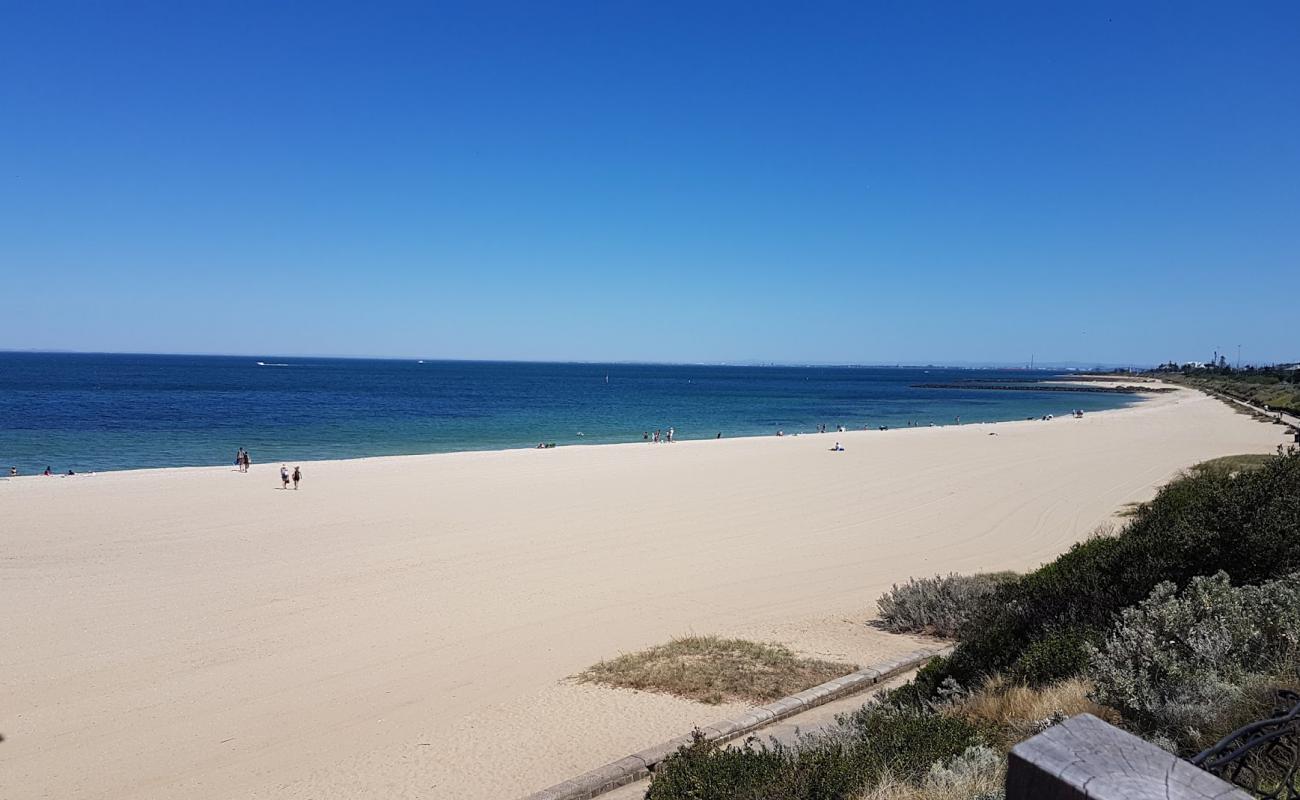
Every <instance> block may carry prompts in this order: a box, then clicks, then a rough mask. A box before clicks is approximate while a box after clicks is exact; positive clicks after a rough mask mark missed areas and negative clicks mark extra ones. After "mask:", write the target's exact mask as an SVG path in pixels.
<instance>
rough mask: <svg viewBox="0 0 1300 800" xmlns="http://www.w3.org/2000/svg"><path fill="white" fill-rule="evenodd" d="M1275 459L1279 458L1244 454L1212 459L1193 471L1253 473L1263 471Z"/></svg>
mask: <svg viewBox="0 0 1300 800" xmlns="http://www.w3.org/2000/svg"><path fill="white" fill-rule="evenodd" d="M1275 458H1277V456H1275V455H1271V454H1269V453H1242V454H1240V455H1235V456H1222V457H1220V458H1212V459H1210V460H1209V461H1202V462H1201V463H1199V464H1197V465H1196V466H1194V467H1192V471H1193V472H1197V473H1206V472H1227V473H1229V474H1236V473H1241V472H1253V471H1254V470H1257V469H1262V468H1263V467H1264V465H1266V464H1268V463H1269V462H1270V461H1272V460H1273V459H1275Z"/></svg>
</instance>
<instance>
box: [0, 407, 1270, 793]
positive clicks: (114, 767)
mask: <svg viewBox="0 0 1300 800" xmlns="http://www.w3.org/2000/svg"><path fill="white" fill-rule="evenodd" d="M1280 431H1281V429H1280V428H1276V427H1273V426H1268V425H1263V424H1260V423H1257V422H1254V421H1252V420H1251V419H1249V418H1248V417H1246V416H1242V415H1239V414H1234V413H1233V412H1232V411H1230V410H1229V409H1228V408H1226V407H1225V406H1224V405H1223V404H1221V403H1219V402H1217V401H1214V400H1210V399H1208V398H1205V397H1202V396H1200V395H1197V394H1192V393H1189V392H1183V391H1180V392H1177V393H1174V394H1171V395H1165V396H1161V397H1158V398H1155V399H1153V400H1150V401H1148V402H1146V403H1144V404H1142V405H1140V406H1138V407H1136V408H1133V409H1128V410H1123V411H1115V412H1104V413H1097V414H1091V415H1089V416H1087V417H1086V418H1084V419H1082V420H1074V419H1058V420H1053V421H1051V422H1017V423H1006V424H1001V425H997V426H990V425H970V426H962V427H959V428H934V429H929V428H927V429H910V430H908V429H904V430H895V431H888V432H883V433H882V432H855V433H847V434H825V435H821V436H799V437H785V438H783V439H776V438H769V439H737V440H723V441H720V442H719V441H702V442H679V443H677V444H673V445H658V446H655V445H642V444H635V445H619V446H603V447H572V448H559V449H556V450H549V451H510V452H489V453H463V454H452V455H436V456H415V457H405V458H383V459H365V460H357V461H340V462H320V463H311V464H304V465H303V471H304V473H305V481H304V484H303V489H302V490H301V491H298V492H293V491H287V492H286V491H280V490H279V489H278V488H276V487H277V485H278V480H277V479H276V473H277V472H278V469H279V465H278V464H264V465H256V466H254V468H253V470H252V473H251V474H247V475H242V474H238V473H236V472H234V471H233V470H230V469H227V468H203V469H180V470H150V471H137V472H123V473H108V474H101V475H94V476H78V477H75V478H66V479H65V478H20V479H18V480H13V481H8V482H3V483H0V519H2V520H3V522H0V526H3V533H2V534H0V545H2V548H0V600H2V601H3V603H4V608H5V609H6V612H5V615H4V618H3V621H2V622H0V642H3V646H2V647H0V674H3V676H4V679H3V681H0V733H3V734H4V736H5V738H6V741H5V742H3V743H0V794H2V795H3V796H4V797H6V798H37V797H40V798H45V797H48V798H174V797H187V798H234V797H257V798H271V797H275V798H317V799H318V800H319V799H320V798H332V797H425V798H429V797H457V798H489V797H502V796H510V795H512V794H518V793H522V792H524V791H527V790H530V789H535V788H539V787H541V786H544V785H546V784H549V783H552V782H554V781H557V780H561V779H563V778H565V777H568V775H569V774H571V773H574V772H578V771H581V770H584V769H587V768H590V767H593V766H596V765H598V764H599V763H602V762H603V761H606V760H608V759H610V758H614V757H618V756H621V755H623V754H624V753H626V752H629V751H631V750H635V749H637V748H639V747H642V746H645V745H648V744H652V743H654V742H655V741H657V740H659V739H662V738H665V737H666V736H670V735H676V734H677V733H680V732H681V731H682V730H683V729H684V728H689V726H690V724H692V723H693V722H698V723H701V724H704V723H707V722H709V721H712V720H714V719H716V718H719V717H722V716H726V715H727V714H728V713H729V712H730V711H731V710H732V709H730V708H728V707H721V708H716V707H715V708H709V707H703V706H699V705H697V704H692V703H686V702H682V701H677V700H673V699H669V698H663V697H656V696H650V695H644V694H634V693H631V692H613V691H609V690H603V689H597V688H594V687H588V686H575V685H571V684H567V683H564V682H562V679H563V678H564V677H565V676H566V675H571V674H573V673H575V672H577V671H578V670H580V669H581V668H583V667H585V666H586V665H588V664H589V663H591V662H593V661H596V660H598V659H600V658H601V657H606V656H611V655H614V654H617V653H618V652H620V651H624V650H630V649H634V648H638V647H641V646H645V645H648V644H652V643H656V642H659V641H662V640H664V639H666V638H668V637H670V636H673V635H676V634H681V633H684V632H688V631H695V632H701V633H703V632H718V633H726V634H733V633H734V634H743V635H748V636H751V637H755V638H772V639H776V640H780V641H784V642H787V643H789V644H792V645H794V646H795V647H797V648H800V649H802V650H804V651H807V652H817V653H820V654H823V655H832V656H835V657H840V658H847V659H848V660H852V661H859V662H865V661H869V660H871V659H872V658H873V657H878V656H882V655H885V654H887V653H889V652H892V651H898V650H906V649H912V647H914V644H913V643H912V642H909V641H898V640H895V639H893V638H891V637H887V636H885V635H884V634H881V633H878V632H876V631H874V630H872V629H870V628H867V627H865V626H863V625H861V621H862V620H863V619H864V618H865V617H866V616H868V615H869V614H870V613H871V611H872V610H873V608H874V599H875V597H876V596H877V595H878V594H879V593H880V591H881V590H882V589H885V588H887V587H888V586H889V585H890V584H891V583H893V582H895V581H898V580H901V579H904V578H906V577H907V576H908V575H911V574H922V573H935V572H946V571H949V570H959V571H973V570H985V569H1005V568H1012V569H1016V568H1026V567H1032V566H1034V565H1037V564H1038V563H1040V562H1042V561H1043V560H1045V559H1048V558H1051V557H1052V556H1054V555H1056V554H1057V553H1059V552H1061V551H1062V550H1064V549H1066V548H1067V547H1069V545H1070V544H1071V543H1073V542H1075V541H1077V540H1079V539H1080V538H1082V537H1084V536H1086V535H1087V534H1088V532H1089V531H1090V530H1092V529H1093V528H1094V527H1095V526H1096V525H1098V524H1099V523H1101V522H1103V521H1105V520H1107V519H1108V518H1109V517H1110V515H1111V514H1112V513H1113V512H1114V511H1115V510H1116V509H1118V508H1119V507H1120V506H1121V505H1122V504H1124V503H1126V502H1129V501H1134V500H1142V499H1145V498H1147V497H1149V496H1150V495H1151V494H1152V493H1153V492H1154V489H1155V487H1157V486H1158V485H1159V484H1161V483H1163V482H1164V481H1166V480H1167V479H1169V478H1170V477H1171V476H1173V475H1174V474H1175V473H1176V472H1177V471H1178V470H1180V469H1182V468H1184V467H1186V466H1188V465H1190V464H1192V463H1195V462H1197V461H1200V460H1202V459H1205V458H1210V457H1213V456H1218V455H1225V454H1230V453H1238V452H1248V451H1256V452H1266V451H1272V449H1273V448H1274V447H1275V446H1276V444H1277V443H1278V442H1280V441H1281V433H1280ZM990 433H996V434H997V435H989V434H990ZM837 440H838V441H841V442H843V444H844V445H845V447H846V448H847V451H846V452H843V453H831V452H828V448H829V447H830V445H831V444H832V443H833V442H834V441H837ZM253 455H254V457H256V456H257V454H256V453H254V454H253ZM290 466H292V465H290Z"/></svg>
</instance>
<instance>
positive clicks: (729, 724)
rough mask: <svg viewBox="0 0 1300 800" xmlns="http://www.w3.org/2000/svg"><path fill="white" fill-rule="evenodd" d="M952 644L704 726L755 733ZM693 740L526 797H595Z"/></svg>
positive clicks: (711, 733)
mask: <svg viewBox="0 0 1300 800" xmlns="http://www.w3.org/2000/svg"><path fill="white" fill-rule="evenodd" d="M951 652H952V648H951V647H944V648H940V649H938V650H916V651H913V652H911V653H908V654H906V655H903V656H899V657H898V658H895V659H891V660H889V661H882V662H880V663H878V664H873V665H872V666H870V667H866V668H864V669H860V670H858V671H857V672H853V673H850V674H848V675H845V676H844V677H842V678H836V679H835V680H831V681H827V682H826V683H823V684H821V685H820V686H814V687H813V688H811V689H805V690H804V691H802V692H799V693H798V694H792V695H790V696H789V697H783V698H781V699H780V700H777V701H776V702H775V703H768V704H767V705H765V706H759V707H758V708H753V709H750V710H749V711H746V712H745V713H744V714H741V715H740V716H737V717H732V718H730V719H725V720H723V721H721V722H715V723H714V724H712V725H708V726H706V727H703V728H701V729H700V731H701V732H702V733H703V734H704V738H705V739H706V740H708V741H710V742H718V743H722V742H727V741H730V740H732V739H737V738H739V737H741V736H744V735H745V734H747V733H751V732H753V731H755V730H758V729H759V728H762V727H764V726H766V725H768V724H770V723H772V722H776V721H777V720H782V719H785V718H786V717H792V716H794V715H795V714H798V713H800V712H803V711H807V710H808V709H810V708H816V707H817V706H820V705H823V704H825V703H829V702H830V701H832V700H838V699H840V698H841V697H848V696H849V695H851V694H857V693H858V692H861V691H864V690H866V689H869V688H871V687H872V686H875V685H876V684H878V683H880V682H881V681H885V680H888V679H890V678H892V677H894V676H895V675H898V674H899V673H902V672H907V671H908V670H912V669H916V668H917V667H920V666H921V665H922V664H924V663H925V662H927V661H929V660H930V659H932V658H935V657H936V656H942V655H948V654H949V653H951ZM690 743H691V735H690V734H687V735H685V736H678V737H677V738H676V739H669V740H668V741H666V742H662V743H661V744H657V745H655V746H653V747H647V748H646V749H645V750H641V751H639V752H636V753H633V754H632V755H630V756H624V757H623V758H620V759H619V760H618V761H613V762H610V763H609V764H606V765H605V766H603V767H597V768H596V769H593V770H591V771H590V772H584V773H583V774H581V775H579V776H577V777H576V778H570V779H569V780H567V781H564V782H563V783H557V784H556V785H554V786H552V787H550V788H548V789H543V790H542V791H540V792H535V793H533V794H530V795H528V796H526V797H524V798H522V800H590V798H593V797H596V796H597V795H601V794H604V793H605V792H609V791H613V790H614V789H617V788H618V787H620V786H623V785H625V784H629V783H632V782H633V781H639V780H641V779H642V778H645V777H647V776H648V775H649V774H650V772H651V770H653V769H654V768H655V765H656V764H658V763H659V762H660V761H663V760H664V759H665V758H667V757H668V756H670V755H672V754H673V753H675V752H677V749H678V748H679V747H681V746H682V745H687V744H690Z"/></svg>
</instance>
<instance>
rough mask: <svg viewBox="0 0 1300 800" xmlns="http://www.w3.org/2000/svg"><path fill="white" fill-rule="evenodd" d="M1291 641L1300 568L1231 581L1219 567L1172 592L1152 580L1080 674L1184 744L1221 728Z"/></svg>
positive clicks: (1290, 648) (1299, 645)
mask: <svg viewBox="0 0 1300 800" xmlns="http://www.w3.org/2000/svg"><path fill="white" fill-rule="evenodd" d="M1298 650H1300V574H1295V575H1291V576H1288V577H1286V578H1283V579H1280V580H1277V581H1271V582H1268V583H1263V584H1260V585H1259V586H1239V587H1234V586H1232V584H1231V582H1230V581H1229V579H1228V575H1227V573H1224V572H1219V573H1218V574H1216V575H1213V576H1210V577H1199V578H1193V579H1192V580H1191V582H1190V583H1189V584H1188V586H1187V588H1186V589H1184V590H1183V591H1182V592H1179V591H1178V590H1177V587H1175V586H1174V584H1172V583H1169V582H1165V583H1161V584H1159V585H1157V586H1156V588H1155V590H1154V591H1153V592H1152V593H1151V596H1150V597H1148V598H1147V599H1146V600H1144V601H1142V602H1141V603H1140V604H1138V605H1137V606H1136V607H1133V608H1128V609H1125V610H1124V611H1123V612H1121V614H1120V619H1119V621H1118V622H1117V623H1116V624H1115V626H1114V627H1113V628H1112V629H1111V631H1110V633H1109V634H1108V635H1107V636H1106V639H1105V642H1104V643H1103V644H1102V646H1101V647H1100V648H1091V652H1090V669H1089V673H1090V677H1091V678H1092V680H1093V682H1094V683H1095V684H1096V687H1097V690H1096V699H1097V700H1098V701H1099V702H1101V703H1104V704H1106V705H1110V706H1113V707H1115V708H1117V709H1119V711H1120V712H1121V713H1122V714H1123V715H1124V717H1125V718H1126V719H1128V720H1130V721H1131V722H1134V723H1136V724H1137V725H1138V726H1139V727H1141V728H1143V729H1145V730H1147V731H1149V732H1150V733H1152V734H1164V735H1165V736H1168V737H1169V738H1171V739H1172V740H1174V741H1175V742H1177V743H1178V744H1179V745H1180V746H1183V747H1187V746H1193V745H1195V744H1199V743H1203V734H1204V733H1205V732H1216V733H1217V732H1221V731H1220V730H1219V729H1220V728H1221V727H1222V726H1223V724H1224V720H1225V717H1226V716H1228V715H1230V713H1231V712H1232V709H1233V708H1234V707H1235V706H1239V705H1240V703H1241V700H1242V698H1243V695H1244V693H1246V692H1248V691H1252V690H1253V689H1254V688H1255V687H1257V686H1258V684H1259V683H1260V682H1261V680H1263V679H1265V678H1266V677H1267V676H1271V675H1274V674H1277V673H1279V672H1281V671H1284V670H1286V669H1288V668H1291V669H1294V666H1295V665H1296V664H1297V652H1298Z"/></svg>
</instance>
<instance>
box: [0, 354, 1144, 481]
mask: <svg viewBox="0 0 1300 800" xmlns="http://www.w3.org/2000/svg"><path fill="white" fill-rule="evenodd" d="M258 360H259V359H257V358H253V357H242V356H239V357H227V356H220V357H218V356H157V355H101V354H43V353H0V466H2V467H3V468H4V470H5V473H7V471H8V467H9V466H10V465H15V466H17V467H18V468H19V470H20V471H21V472H22V473H23V474H32V473H35V472H39V471H41V470H44V469H45V467H46V466H51V467H52V468H53V469H54V470H55V471H57V472H66V471H67V470H69V469H72V470H75V471H77V472H86V471H101V470H112V469H132V468H139V467H168V466H182V465H212V464H230V463H233V461H234V455H235V450H236V448H238V447H241V446H242V447H244V448H246V449H248V451H249V452H250V453H251V454H252V457H253V460H254V462H256V463H266V462H269V461H286V460H309V459H325V458H351V457H358V456H375V455H395V454H409V453H438V452H447V451H454V450H486V449H500V448H511V447H533V446H536V444H537V443H538V442H542V441H546V442H555V443H557V444H558V445H560V446H563V445H568V444H578V443H586V444H594V443H605V442H634V441H640V440H641V435H642V432H643V431H653V430H654V429H655V428H661V429H663V430H665V431H666V430H667V429H668V427H669V426H672V427H674V428H676V433H677V437H678V438H680V439H702V438H713V437H714V436H715V435H716V434H718V433H722V434H723V436H728V437H732V436H759V435H771V434H773V433H775V432H776V431H777V430H778V429H784V430H785V431H786V432H787V433H793V432H797V431H812V430H814V428H815V426H817V425H818V424H824V425H827V426H828V427H829V429H831V430H833V429H834V428H835V426H837V425H845V426H846V427H848V428H850V429H861V428H863V427H864V426H870V427H873V428H876V427H879V426H881V425H888V426H890V427H897V426H903V425H906V424H908V422H909V421H914V422H916V423H918V424H922V425H926V424H929V423H931V422H934V423H936V424H941V425H942V424H950V423H952V422H953V419H954V417H957V416H959V415H960V417H961V419H962V422H979V421H1000V420H1011V419H1023V418H1025V417H1031V416H1033V417H1037V416H1041V415H1043V414H1048V413H1050V414H1061V413H1065V412H1068V411H1069V410H1070V409H1072V408H1082V409H1084V410H1085V411H1095V410H1101V409H1107V408H1118V407H1121V406H1124V405H1128V404H1129V403H1132V402H1135V400H1134V398H1132V397H1131V396H1126V395H1107V394H1077V393H1052V392H1043V391H1034V390H1033V389H1032V386H1031V385H1030V386H1027V388H1026V391H1023V392H1022V391H980V390H975V389H972V390H966V389H960V390H953V389H921V388H916V387H914V386H913V384H916V383H919V382H950V381H960V380H970V379H979V380H1021V381H1023V380H1026V379H1028V378H1033V379H1038V380H1046V379H1049V378H1051V377H1053V375H1054V373H1050V372H1034V373H1027V372H1024V371H997V370H954V369H941V368H929V369H911V368H874V367H731V366H697V365H645V364H559V363H554V364H541V363H507V362H467V361H430V362H426V363H417V362H415V361H381V360H354V359H318V358H272V357H264V358H262V359H261V360H262V361H264V362H266V363H268V364H283V365H284V366H259V365H258V363H257V362H258ZM606 376H608V381H606ZM580 433H581V435H579V434H580Z"/></svg>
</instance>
